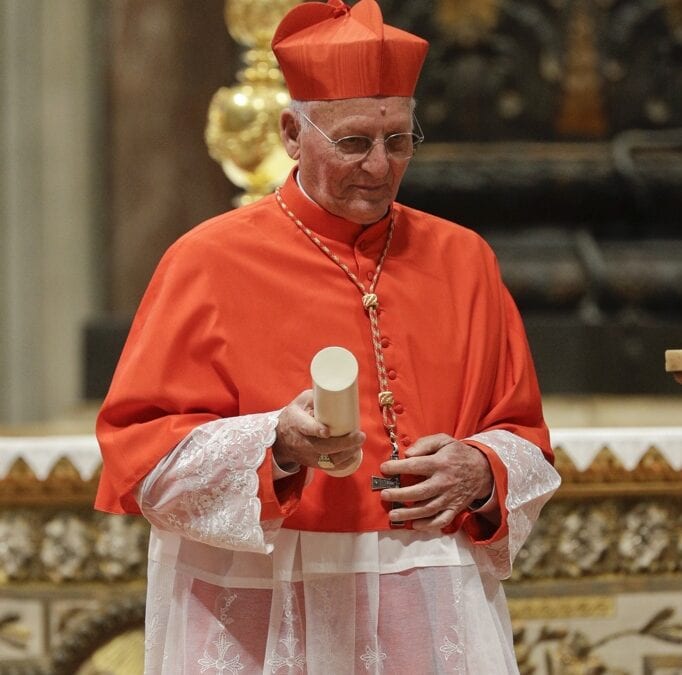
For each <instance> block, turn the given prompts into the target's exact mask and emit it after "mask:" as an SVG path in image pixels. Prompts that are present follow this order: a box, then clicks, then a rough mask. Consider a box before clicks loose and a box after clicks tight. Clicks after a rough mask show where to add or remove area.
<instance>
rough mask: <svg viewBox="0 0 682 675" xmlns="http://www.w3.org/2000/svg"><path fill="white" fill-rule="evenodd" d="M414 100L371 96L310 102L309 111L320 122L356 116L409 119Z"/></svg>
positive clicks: (401, 97) (400, 97) (403, 97)
mask: <svg viewBox="0 0 682 675" xmlns="http://www.w3.org/2000/svg"><path fill="white" fill-rule="evenodd" d="M413 109H414V100H413V99H412V98H410V97H407V96H372V97H368V98H344V99H339V100H335V101H310V103H309V110H310V111H311V112H313V113H314V114H315V117H316V118H317V119H320V120H329V121H331V120H340V119H344V118H346V117H353V116H356V115H359V116H363V117H376V118H377V119H381V118H383V117H400V116H402V115H404V116H406V117H407V118H410V117H411V115H412V110H413Z"/></svg>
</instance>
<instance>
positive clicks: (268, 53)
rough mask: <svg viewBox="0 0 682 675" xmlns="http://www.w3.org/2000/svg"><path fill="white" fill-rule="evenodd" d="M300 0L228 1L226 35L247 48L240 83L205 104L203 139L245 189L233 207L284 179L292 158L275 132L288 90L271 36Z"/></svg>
mask: <svg viewBox="0 0 682 675" xmlns="http://www.w3.org/2000/svg"><path fill="white" fill-rule="evenodd" d="M296 4H298V0H226V2H225V23H226V25H227V30H228V32H229V33H230V35H231V36H232V37H233V38H234V40H236V41H237V42H238V43H240V44H242V45H244V46H246V47H248V49H247V51H246V52H245V53H244V54H243V56H242V60H243V61H244V67H243V68H242V69H241V70H240V71H239V73H238V74H237V80H238V82H239V84H236V85H235V86H233V87H221V88H220V89H218V91H217V92H216V93H215V94H214V95H213V99H212V100H211V103H210V105H209V108H208V122H207V124H206V131H205V140H206V145H207V146H208V152H209V154H210V155H211V157H212V158H213V159H215V160H216V162H218V163H220V165H221V166H222V168H223V171H224V172H225V175H226V176H227V177H228V178H229V179H230V181H232V182H233V183H234V184H235V185H237V186H238V187H240V188H242V189H244V190H245V192H244V194H242V195H240V196H239V197H237V198H236V200H235V203H236V204H235V205H237V206H238V205H243V204H249V203H251V202H254V201H256V200H258V199H260V198H261V197H264V196H265V195H267V194H269V193H270V192H272V191H273V190H274V189H275V188H276V187H277V186H278V185H280V184H281V183H282V182H283V180H284V179H285V178H286V176H287V174H288V173H289V171H290V170H291V167H292V166H293V161H292V160H291V159H290V158H289V156H288V155H287V154H286V152H285V150H284V147H283V146H282V143H281V140H280V136H279V116H280V113H281V112H282V110H283V109H284V108H285V107H286V106H287V105H288V104H289V101H290V97H289V93H288V91H287V89H286V87H285V85H284V78H283V77H282V73H281V71H280V70H279V67H278V65H277V61H276V59H275V55H274V54H273V53H272V50H271V49H270V40H271V39H272V36H273V34H274V32H275V30H276V28H277V25H278V24H279V22H280V20H281V19H282V17H283V16H284V14H285V13H286V12H287V11H289V9H291V8H292V7H293V6H294V5H296Z"/></svg>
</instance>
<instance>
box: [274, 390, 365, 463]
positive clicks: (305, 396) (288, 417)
mask: <svg viewBox="0 0 682 675" xmlns="http://www.w3.org/2000/svg"><path fill="white" fill-rule="evenodd" d="M365 438H366V436H365V434H364V433H363V432H362V431H353V432H352V433H350V434H346V435H345V436H336V437H331V436H330V435H329V428H328V427H327V426H325V425H324V424H321V423H320V422H318V421H317V420H316V419H315V418H314V417H313V392H312V390H311V389H306V390H305V391H302V392H301V393H300V394H299V395H298V396H297V397H296V398H295V399H294V400H293V401H292V402H291V403H290V404H289V405H288V406H287V407H286V408H284V410H283V411H282V412H281V413H280V416H279V422H278V423H277V438H276V440H275V442H274V444H273V446H272V452H273V455H274V457H275V461H276V462H277V464H279V465H280V466H284V465H286V464H289V463H294V464H300V465H302V466H310V467H313V468H318V465H317V460H318V459H319V457H320V455H329V457H330V458H331V460H332V462H334V465H335V467H336V468H339V469H343V468H345V467H346V466H349V465H350V464H352V463H353V461H355V456H356V455H357V453H358V452H359V451H360V449H361V448H362V444H363V443H364V442H365Z"/></svg>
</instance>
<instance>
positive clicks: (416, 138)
mask: <svg viewBox="0 0 682 675" xmlns="http://www.w3.org/2000/svg"><path fill="white" fill-rule="evenodd" d="M298 114H299V115H301V117H303V119H305V120H306V122H308V123H309V124H310V125H311V126H312V127H313V128H314V129H316V130H317V131H319V133H320V134H322V136H323V137H324V138H325V139H326V140H327V141H328V142H329V143H331V144H332V145H333V146H334V152H335V154H336V156H337V157H338V158H339V159H341V160H343V161H344V162H361V161H363V160H364V159H367V157H368V156H369V154H370V153H371V152H372V150H373V149H374V146H375V145H378V144H380V143H381V144H383V146H384V151H385V152H386V156H387V157H391V158H392V159H394V160H396V161H399V162H405V161H407V160H410V159H412V158H413V157H414V155H415V153H416V151H417V147H418V146H419V144H420V143H422V142H423V141H424V132H423V131H422V128H421V125H420V124H419V120H418V119H417V116H416V115H415V114H414V112H413V113H412V119H413V120H414V122H415V124H416V126H417V130H418V133H415V132H414V131H400V132H398V133H395V134H389V135H388V136H384V138H382V139H379V140H377V139H374V138H370V137H369V136H363V135H362V134H350V135H349V136H342V137H341V138H337V139H336V140H334V139H333V138H330V137H329V136H327V134H325V133H324V131H322V129H320V127H318V126H317V124H315V122H313V121H312V120H311V119H310V117H308V115H306V114H305V113H304V112H303V111H301V110H299V111H298ZM394 136H412V139H413V140H412V154H411V155H410V156H409V157H394V156H393V155H392V154H391V153H390V152H389V150H388V148H387V147H386V141H387V140H388V139H389V138H393V137H394ZM349 138H366V139H367V140H368V141H370V142H371V145H370V146H369V148H367V152H366V153H365V154H364V155H362V156H361V157H354V158H350V157H348V156H347V155H344V154H343V152H342V151H341V150H339V146H338V144H339V143H341V141H345V140H347V139H349Z"/></svg>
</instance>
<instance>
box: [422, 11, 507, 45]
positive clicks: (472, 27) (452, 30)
mask: <svg viewBox="0 0 682 675" xmlns="http://www.w3.org/2000/svg"><path fill="white" fill-rule="evenodd" d="M499 15H500V2H499V0H439V2H438V4H437V5H436V16H435V23H436V24H437V25H438V26H440V27H441V29H442V33H443V35H445V36H447V37H448V38H450V39H452V40H453V41H454V42H456V43H457V44H458V45H461V46H462V47H473V46H475V45H476V44H478V43H479V42H481V41H482V40H483V39H484V38H485V37H486V36H487V35H488V34H490V33H491V32H492V31H493V30H494V29H495V27H496V26H497V22H498V19H499Z"/></svg>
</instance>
